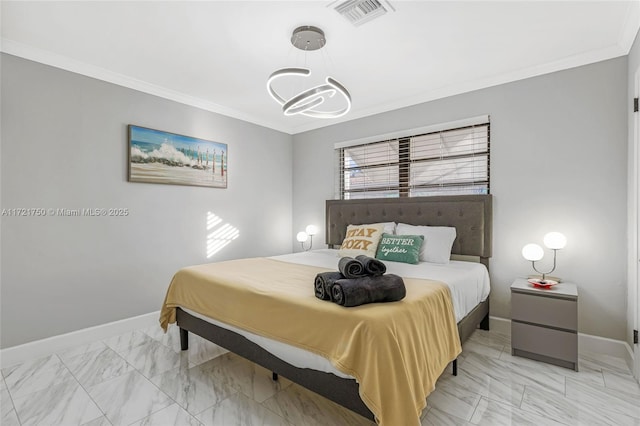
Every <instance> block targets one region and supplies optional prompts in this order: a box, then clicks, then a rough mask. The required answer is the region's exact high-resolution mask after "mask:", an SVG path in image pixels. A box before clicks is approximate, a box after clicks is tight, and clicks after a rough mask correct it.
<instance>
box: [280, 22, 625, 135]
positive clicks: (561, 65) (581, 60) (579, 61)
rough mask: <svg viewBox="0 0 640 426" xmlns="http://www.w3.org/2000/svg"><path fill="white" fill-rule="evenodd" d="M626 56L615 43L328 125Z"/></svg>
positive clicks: (304, 126)
mask: <svg viewBox="0 0 640 426" xmlns="http://www.w3.org/2000/svg"><path fill="white" fill-rule="evenodd" d="M636 32H637V28H636ZM634 37H635V35H634ZM628 53H629V50H625V49H624V48H623V47H622V46H620V45H618V44H615V45H612V46H609V47H606V48H603V49H599V50H592V51H589V52H585V53H581V54H579V55H574V56H570V57H567V58H563V59H561V60H558V61H553V62H548V63H546V64H542V65H538V66H535V67H529V68H523V69H519V70H516V71H512V72H508V73H503V74H498V75H495V76H490V77H486V78H480V79H476V80H469V81H464V82H460V83H457V84H453V85H450V86H446V87H442V88H438V89H435V90H430V91H427V92H423V93H420V94H418V95H414V96H410V97H405V98H402V99H398V100H395V101H393V102H389V103H385V104H380V105H377V106H375V107H372V108H367V109H364V110H358V109H352V110H351V112H350V113H349V114H348V116H345V117H341V118H337V119H335V120H332V122H331V125H335V124H339V123H343V122H347V121H352V120H356V119H359V118H364V117H369V116H372V115H375V114H381V113H384V112H389V111H393V110H397V109H400V108H406V107H411V106H415V105H419V104H421V103H426V102H430V101H434V100H437V99H442V98H447V97H450V96H455V95H460V94H463V93H467V92H473V91H475V90H481V89H486V88H489V87H493V86H499V85H501V84H506V83H512V82H514V81H518V80H525V79H527V78H531V77H538V76H541V75H544V74H550V73H553V72H557V71H564V70H567V69H571V68H576V67H580V66H584V65H589V64H593V63H596V62H601V61H605V60H608V59H613V58H617V57H620V56H624V55H627V54H628ZM322 127H326V125H322V123H320V124H319V123H317V122H309V123H305V124H302V125H299V126H294V127H293V132H292V133H293V134H294V135H295V134H298V133H302V132H307V131H310V130H316V129H319V128H322Z"/></svg>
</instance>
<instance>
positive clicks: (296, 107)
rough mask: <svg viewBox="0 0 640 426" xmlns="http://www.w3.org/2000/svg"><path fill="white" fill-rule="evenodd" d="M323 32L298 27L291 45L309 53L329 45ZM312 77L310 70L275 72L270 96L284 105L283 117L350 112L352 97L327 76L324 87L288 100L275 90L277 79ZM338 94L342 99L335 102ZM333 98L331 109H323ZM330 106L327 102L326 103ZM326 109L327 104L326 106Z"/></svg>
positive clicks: (323, 116)
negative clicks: (323, 105)
mask: <svg viewBox="0 0 640 426" xmlns="http://www.w3.org/2000/svg"><path fill="white" fill-rule="evenodd" d="M326 42H327V41H326V39H325V38H324V32H323V31H322V30H321V29H320V28H317V27H312V26H303V27H298V28H296V29H295V30H294V31H293V34H292V35H291V44H293V45H294V46H295V47H297V48H298V49H300V50H303V51H305V53H306V52H309V51H313V50H318V49H321V48H322V47H323V46H324V45H325V44H326ZM309 75H311V70H310V69H308V68H281V69H279V70H276V71H274V72H273V73H272V74H271V75H270V76H269V79H268V80H267V90H268V91H269V94H270V95H271V97H272V98H273V99H274V100H275V101H276V102H278V103H279V104H280V105H282V112H283V113H284V115H296V114H301V115H306V116H307V117H314V118H336V117H341V116H343V115H345V114H346V113H348V112H349V110H350V109H351V95H350V94H349V91H347V89H346V88H345V87H344V86H343V85H342V84H340V83H339V82H338V81H337V80H335V79H334V78H332V77H329V76H327V78H326V79H325V82H324V84H320V85H317V86H315V87H311V88H309V89H305V90H303V91H301V92H299V93H298V94H296V95H293V96H292V97H290V98H289V99H285V98H284V97H282V96H281V95H280V94H279V93H278V92H277V91H276V89H274V87H273V85H274V84H273V83H274V82H275V81H276V80H284V79H293V78H306V77H309ZM336 95H339V97H341V98H342V100H340V101H336V99H337V98H336V97H335V96H336ZM329 98H332V104H331V107H330V109H328V108H327V109H323V107H322V106H321V105H322V104H325V102H326V101H327V100H328V99H329ZM327 103H328V102H327ZM325 106H326V104H325Z"/></svg>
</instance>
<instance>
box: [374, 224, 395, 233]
mask: <svg viewBox="0 0 640 426" xmlns="http://www.w3.org/2000/svg"><path fill="white" fill-rule="evenodd" d="M373 225H382V226H384V230H383V231H382V232H384V233H385V234H392V235H395V233H396V223H395V222H379V223H374V224H373Z"/></svg>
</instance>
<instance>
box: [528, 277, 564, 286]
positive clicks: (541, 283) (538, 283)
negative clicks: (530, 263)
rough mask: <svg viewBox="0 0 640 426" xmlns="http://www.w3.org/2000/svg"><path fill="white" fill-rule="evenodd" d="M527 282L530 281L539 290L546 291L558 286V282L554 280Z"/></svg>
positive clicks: (530, 279)
mask: <svg viewBox="0 0 640 426" xmlns="http://www.w3.org/2000/svg"><path fill="white" fill-rule="evenodd" d="M527 281H529V283H530V284H531V285H532V286H534V287H537V288H544V289H549V288H551V287H553V286H554V285H556V284H558V282H557V281H554V280H548V279H546V278H545V280H544V281H542V280H538V279H535V278H529V279H528V280H527Z"/></svg>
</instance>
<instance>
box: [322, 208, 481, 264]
mask: <svg viewBox="0 0 640 426" xmlns="http://www.w3.org/2000/svg"><path fill="white" fill-rule="evenodd" d="M326 221H327V226H326V227H325V229H326V232H327V235H326V242H327V244H328V245H329V246H330V247H331V246H339V245H340V244H341V243H342V240H343V239H344V235H345V231H346V229H347V226H348V225H362V224H364V223H376V222H397V223H407V224H410V225H430V226H454V227H455V228H456V234H457V237H456V240H455V241H454V243H453V248H452V254H457V255H466V256H480V257H481V258H489V257H491V250H492V247H491V239H492V221H493V213H492V196H491V195H448V196H436V197H409V198H376V199H364V200H327V202H326Z"/></svg>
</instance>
